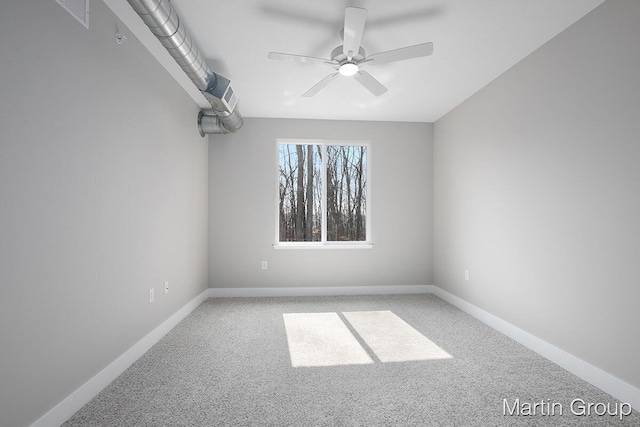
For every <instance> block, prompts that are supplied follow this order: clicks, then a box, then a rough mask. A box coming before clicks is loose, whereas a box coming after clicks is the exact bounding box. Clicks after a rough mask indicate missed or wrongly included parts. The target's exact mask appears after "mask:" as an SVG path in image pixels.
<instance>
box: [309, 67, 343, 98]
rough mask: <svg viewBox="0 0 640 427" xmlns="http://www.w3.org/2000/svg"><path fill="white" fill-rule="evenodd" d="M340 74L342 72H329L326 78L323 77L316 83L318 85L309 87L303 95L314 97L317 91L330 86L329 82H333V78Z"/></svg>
mask: <svg viewBox="0 0 640 427" xmlns="http://www.w3.org/2000/svg"><path fill="white" fill-rule="evenodd" d="M338 74H340V73H334V74H329V75H328V76H327V77H325V78H324V79H322V80H320V81H319V82H318V83H316V85H315V86H314V87H312V88H311V89H309V90H308V91H306V92H305V93H303V94H302V96H303V97H305V98H310V97H312V96H313V95H315V94H316V93H318V92H320V91H321V90H322V89H324V88H325V87H327V86H329V83H331V82H332V81H333V79H335V78H336V77H338Z"/></svg>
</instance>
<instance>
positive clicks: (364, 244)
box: [273, 242, 373, 250]
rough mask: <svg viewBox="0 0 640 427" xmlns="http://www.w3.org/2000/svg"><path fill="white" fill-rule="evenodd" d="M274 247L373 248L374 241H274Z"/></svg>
mask: <svg viewBox="0 0 640 427" xmlns="http://www.w3.org/2000/svg"><path fill="white" fill-rule="evenodd" d="M273 249H278V250H279V249H373V243H367V242H349V243H317V242H314V243H304V242H280V243H274V244H273Z"/></svg>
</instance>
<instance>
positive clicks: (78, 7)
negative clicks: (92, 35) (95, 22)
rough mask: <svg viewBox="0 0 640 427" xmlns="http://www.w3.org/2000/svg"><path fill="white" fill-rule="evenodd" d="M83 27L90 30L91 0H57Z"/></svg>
mask: <svg viewBox="0 0 640 427" xmlns="http://www.w3.org/2000/svg"><path fill="white" fill-rule="evenodd" d="M56 1H57V2H58V3H59V4H61V5H62V7H64V8H65V9H67V12H69V13H70V14H71V15H73V17H74V18H76V19H77V20H78V21H80V23H81V24H82V25H84V26H85V27H86V28H87V29H88V28H89V0H56Z"/></svg>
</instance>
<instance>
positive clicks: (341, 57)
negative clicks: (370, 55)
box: [331, 45, 367, 65]
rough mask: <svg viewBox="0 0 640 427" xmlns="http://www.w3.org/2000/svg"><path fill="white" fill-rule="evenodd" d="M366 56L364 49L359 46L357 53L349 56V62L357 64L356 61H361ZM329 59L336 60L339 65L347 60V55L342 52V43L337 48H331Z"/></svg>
mask: <svg viewBox="0 0 640 427" xmlns="http://www.w3.org/2000/svg"><path fill="white" fill-rule="evenodd" d="M366 57H367V51H366V50H364V48H363V47H360V49H359V50H358V54H357V55H353V58H351V62H354V63H356V64H357V63H358V62H360V61H363V60H364V59H365V58H366ZM331 60H332V61H337V62H338V63H339V64H340V65H342V64H343V63H344V62H347V61H348V60H349V58H347V55H345V54H344V52H343V47H342V45H340V46H338V47H337V48H335V49H333V51H331Z"/></svg>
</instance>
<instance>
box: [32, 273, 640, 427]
mask: <svg viewBox="0 0 640 427" xmlns="http://www.w3.org/2000/svg"><path fill="white" fill-rule="evenodd" d="M424 293H431V294H434V295H436V296H438V297H440V298H442V299H443V300H445V301H446V302H448V303H449V304H451V305H454V306H456V307H458V308H459V309H461V310H462V311H464V312H466V313H468V314H470V315H471V316H473V317H475V318H476V319H478V320H480V321H481V322H483V323H485V324H487V325H488V326H490V327H492V328H493V329H495V330H497V331H499V332H501V333H503V334H505V335H506V336H508V337H510V338H512V339H514V340H516V341H517V342H519V343H520V344H522V345H524V346H525V347H528V348H530V349H531V350H533V351H535V352H536V353H538V354H540V355H541V356H543V357H545V358H547V359H549V360H550V361H552V362H554V363H556V364H557V365H559V366H561V367H562V368H564V369H566V370H567V371H569V372H571V373H573V374H574V375H576V376H577V377H579V378H581V379H583V380H585V381H587V382H589V383H591V384H593V385H594V386H596V387H598V388H599V389H601V390H602V391H604V392H606V393H608V394H610V395H611V396H613V397H615V398H616V399H618V400H620V401H621V402H626V403H629V404H630V405H631V406H632V407H633V408H634V409H635V410H636V411H640V389H638V388H637V387H634V386H632V385H631V384H628V383H626V382H624V381H622V380H620V379H619V378H617V377H614V376H613V375H611V374H609V373H607V372H604V371H603V370H601V369H599V368H597V367H595V366H593V365H591V364H589V363H587V362H585V361H583V360H581V359H579V358H577V357H575V356H573V355H571V354H569V353H567V352H566V351H564V350H561V349H559V348H558V347H555V346H554V345H551V344H549V343H548V342H546V341H543V340H541V339H540V338H538V337H535V336H533V335H531V334H530V333H528V332H526V331H524V330H522V329H520V328H518V327H517V326H514V325H512V324H511V323H509V322H506V321H504V320H502V319H500V318H499V317H497V316H494V315H493V314H491V313H489V312H487V311H484V310H482V309H481V308H479V307H476V306H475V305H473V304H470V303H468V302H467V301H465V300H463V299H461V298H459V297H457V296H455V295H453V294H451V293H449V292H447V291H444V290H442V289H440V288H439V287H437V286H432V285H413V286H350V287H315V288H209V289H207V290H206V291H204V292H202V293H201V294H200V295H198V296H197V297H196V298H194V299H193V300H191V301H190V302H189V303H187V304H186V305H185V306H184V307H182V308H181V309H180V310H178V311H177V312H176V313H175V314H173V315H172V316H171V317H170V318H168V319H167V320H165V321H164V322H163V323H162V324H161V325H160V326H158V327H157V328H156V329H154V330H153V331H151V332H150V333H149V334H147V335H146V336H145V337H144V338H142V339H141V340H140V341H138V342H137V343H136V344H135V345H134V346H133V347H131V348H130V349H129V350H127V351H126V352H125V353H123V354H122V355H121V356H120V357H118V358H117V359H116V360H114V361H113V362H112V363H111V364H109V366H107V367H106V368H104V369H103V370H102V371H100V372H99V373H98V374H96V375H95V376H94V377H93V378H91V379H90V380H89V381H87V382H86V383H85V384H83V385H82V386H81V387H80V388H78V389H77V390H76V391H74V392H73V393H72V394H70V395H69V396H68V397H67V398H66V399H64V400H63V401H62V402H60V403H59V404H58V405H56V406H55V407H54V408H53V409H51V410H50V411H49V412H47V413H46V414H45V415H43V416H42V417H40V418H39V419H38V420H37V421H36V422H34V423H33V424H31V427H54V426H55V427H58V426H60V425H61V424H62V423H64V422H65V421H66V420H68V419H69V418H70V417H71V416H72V415H73V414H75V413H76V412H77V411H78V410H80V408H82V407H83V406H84V405H85V404H87V403H88V402H89V401H90V400H91V399H93V398H94V397H95V396H96V395H97V394H98V393H99V392H100V391H102V390H103V389H104V388H105V387H106V386H107V385H109V384H110V383H111V382H112V381H113V380H115V379H116V378H117V377H118V376H119V375H120V374H122V373H123V372H124V371H125V370H126V369H127V368H128V367H129V366H131V365H132V364H133V363H134V362H135V361H136V360H138V359H139V358H140V357H141V356H142V355H143V354H144V353H146V352H147V351H148V350H149V349H150V348H151V347H152V346H153V345H154V344H156V343H157V342H158V341H160V340H161V339H162V337H164V336H165V335H166V334H167V333H168V332H169V331H170V330H171V329H173V328H174V327H175V326H176V325H177V324H178V323H180V322H181V321H182V320H183V319H184V318H185V317H187V316H188V315H189V313H191V312H192V311H193V310H195V308H196V307H198V306H199V305H200V304H201V303H202V302H203V301H204V300H206V299H207V298H219V297H269V296H331V295H394V294H424Z"/></svg>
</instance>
